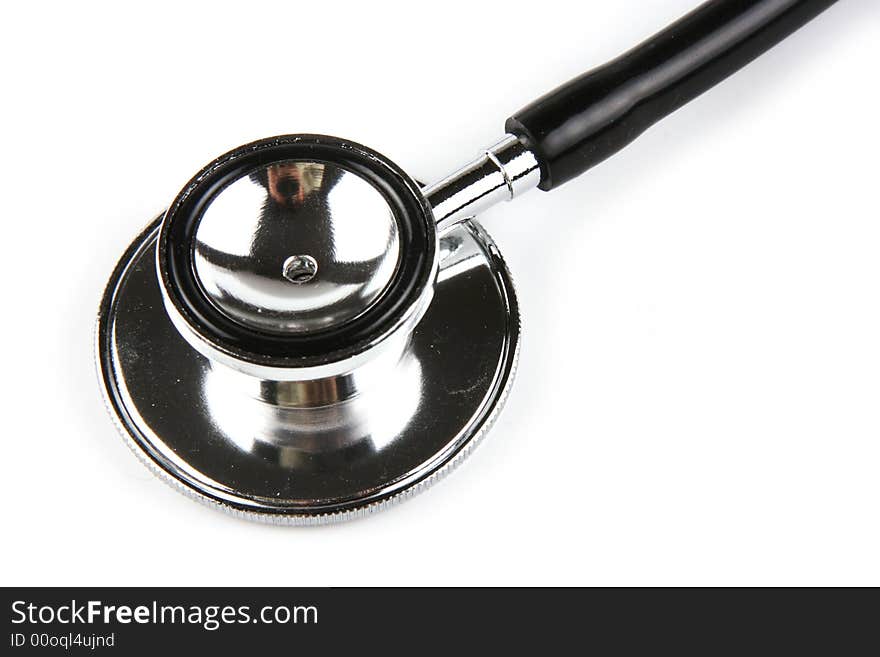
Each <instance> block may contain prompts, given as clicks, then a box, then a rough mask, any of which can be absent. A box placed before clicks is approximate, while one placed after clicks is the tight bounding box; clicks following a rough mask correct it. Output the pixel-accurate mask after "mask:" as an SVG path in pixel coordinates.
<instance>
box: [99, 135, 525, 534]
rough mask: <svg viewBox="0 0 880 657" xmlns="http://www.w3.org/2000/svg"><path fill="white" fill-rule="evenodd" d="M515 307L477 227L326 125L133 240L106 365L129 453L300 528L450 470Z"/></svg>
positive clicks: (483, 424)
mask: <svg viewBox="0 0 880 657" xmlns="http://www.w3.org/2000/svg"><path fill="white" fill-rule="evenodd" d="M518 345H519V314H518V309H517V304H516V297H515V294H514V290H513V286H512V284H511V280H510V276H509V274H508V271H507V269H506V267H505V265H504V262H503V260H502V259H501V257H500V255H499V253H498V250H497V249H496V247H495V246H494V244H493V243H492V241H491V239H490V238H489V236H488V235H487V234H486V232H485V231H484V230H483V229H482V228H481V227H480V226H479V225H478V224H477V223H475V222H473V221H468V222H461V223H458V224H456V225H453V226H451V227H448V228H444V229H443V230H441V231H440V233H439V235H438V230H437V228H436V226H435V218H434V215H433V214H432V210H431V206H430V205H429V204H428V202H427V201H426V200H425V196H424V195H423V194H422V192H421V189H420V187H419V186H418V185H417V184H416V183H415V182H413V180H412V179H411V178H409V177H408V176H407V175H406V174H405V173H404V172H403V171H401V170H400V169H399V168H398V167H396V166H395V165H394V164H393V163H391V162H390V161H388V160H387V159H386V158H384V157H383V156H381V155H380V154H378V153H375V152H373V151H371V150H368V149H366V148H364V147H363V146H360V145H358V144H354V143H351V142H347V141H342V140H338V139H334V138H330V137H325V136H317V135H293V136H286V137H278V138H273V139H268V140H263V141H260V142H255V143H253V144H248V145H246V146H243V147H241V148H238V149H236V150H234V151H231V152H230V153H227V154H226V155H224V156H222V157H220V158H218V159H217V160H215V161H214V162H212V163H211V164H210V165H208V166H207V167H205V168H204V169H203V170H202V171H201V172H200V173H199V174H198V175H196V176H195V177H194V178H193V180H192V181H191V182H190V183H189V184H188V185H187V186H186V187H185V188H184V189H183V190H182V191H181V193H180V194H179V195H178V197H177V199H175V201H174V202H173V203H172V205H171V206H170V207H169V209H168V211H167V212H166V213H165V214H164V215H163V216H162V217H160V218H158V219H157V220H155V221H154V222H153V223H152V224H150V225H149V226H148V227H147V229H146V230H145V231H144V232H143V233H142V234H141V235H140V236H139V237H138V238H137V239H136V240H135V241H134V243H132V245H131V246H130V247H129V249H128V250H127V251H126V253H125V254H124V256H123V258H122V260H121V261H120V262H119V264H118V265H117V267H116V269H115V271H114V273H113V275H112V277H111V279H110V282H109V284H108V286H107V289H106V291H105V294H104V298H103V301H102V304H101V309H100V315H99V319H98V331H97V350H98V351H97V356H98V364H99V371H100V376H101V382H102V384H103V388H104V392H105V397H106V400H107V402H108V406H109V407H110V409H111V412H112V413H113V415H114V416H115V418H116V420H117V424H118V426H119V427H120V429H121V432H122V434H123V435H124V437H125V438H126V440H127V442H128V443H129V445H130V446H131V447H132V449H133V450H134V451H135V453H136V454H137V455H138V456H139V457H140V458H141V459H142V460H143V461H144V462H145V463H146V464H147V465H148V466H149V467H150V468H151V469H152V470H153V471H154V472H155V473H157V474H158V475H160V476H161V477H162V478H163V479H165V480H167V481H169V482H170V483H172V484H174V485H175V486H176V487H178V488H179V489H180V490H182V491H183V492H185V493H187V494H189V495H190V496H192V497H195V498H197V499H199V500H201V501H204V502H206V503H209V504H211V505H215V506H218V507H220V508H222V509H224V510H227V511H230V512H232V513H234V514H237V515H242V516H245V517H249V518H254V519H261V520H266V521H268V522H275V523H285V524H310V523H320V522H328V521H333V520H337V519H342V518H346V517H351V516H353V515H362V514H365V513H369V512H371V511H373V510H376V509H379V508H382V507H384V506H386V505H388V504H391V503H393V502H395V501H397V500H400V499H403V498H405V497H409V496H410V495H412V494H413V493H415V492H417V491H419V490H421V489H423V488H425V487H426V486H427V485H429V484H430V483H431V482H432V481H434V480H435V479H437V478H438V477H439V476H441V475H442V474H443V473H445V472H446V471H448V470H449V469H450V468H452V467H453V466H454V465H456V464H457V463H458V462H459V461H460V460H461V459H462V458H463V457H464V456H465V455H467V454H468V452H469V450H470V449H471V448H472V447H473V446H474V445H475V444H476V442H477V441H478V440H479V439H480V438H481V436H482V435H483V433H484V431H485V430H486V429H487V428H488V425H489V424H491V422H492V420H493V419H494V417H495V414H496V413H497V411H498V410H499V409H500V406H501V404H502V402H503V400H504V398H505V396H506V394H507V391H508V387H509V385H510V383H511V381H512V377H513V373H514V369H515V364H516V357H517V352H518Z"/></svg>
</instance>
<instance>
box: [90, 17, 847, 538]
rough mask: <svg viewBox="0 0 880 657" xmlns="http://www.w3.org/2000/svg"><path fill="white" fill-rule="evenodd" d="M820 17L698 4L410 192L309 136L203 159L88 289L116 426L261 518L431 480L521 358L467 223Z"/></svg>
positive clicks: (328, 517)
mask: <svg viewBox="0 0 880 657" xmlns="http://www.w3.org/2000/svg"><path fill="white" fill-rule="evenodd" d="M829 4H831V2H830V1H827V0H787V1H786V0H747V1H743V0H713V1H711V2H707V3H705V4H703V5H701V6H700V7H699V8H698V9H696V10H695V11H694V12H692V13H691V14H688V15H687V16H685V17H684V18H682V19H681V20H679V21H678V22H676V23H674V24H672V25H671V26H669V27H668V28H666V29H665V30H663V31H662V32H660V33H659V34H657V35H656V36H654V37H652V38H651V39H649V40H648V41H646V42H645V43H643V44H641V45H639V46H637V47H636V48H634V49H632V50H630V51H629V52H627V53H626V54H625V55H623V56H621V57H619V58H618V59H616V60H614V61H612V62H610V63H608V64H606V65H604V66H600V67H599V68H597V69H594V70H593V71H590V72H588V73H585V74H584V75H582V76H580V77H578V78H576V79H574V80H572V81H570V82H568V83H567V84H565V85H563V86H561V87H559V88H558V89H556V90H554V91H552V92H551V93H549V94H547V95H546V96H543V97H542V98H540V99H539V100H537V101H535V102H534V103H532V104H530V105H528V106H527V107H525V108H524V109H522V110H521V111H520V112H518V113H517V114H515V115H514V116H512V117H511V118H509V119H508V120H507V122H506V124H505V132H506V134H505V135H504V137H503V138H502V139H501V140H500V141H498V142H497V143H496V144H495V145H494V146H492V147H490V148H488V149H486V150H485V151H483V152H482V153H481V154H480V155H479V156H478V157H477V158H476V159H474V160H472V161H471V162H469V163H468V164H466V165H465V166H464V167H461V168H460V169H459V170H457V171H455V172H454V173H452V174H451V175H449V176H447V177H445V178H443V179H442V180H440V181H439V182H437V183H435V184H433V185H429V186H427V187H425V188H422V187H421V186H420V185H418V184H417V183H415V182H414V181H413V179H412V178H410V177H409V176H408V175H407V174H406V173H404V171H402V170H401V169H400V168H399V167H398V166H396V165H395V164H394V163H392V162H391V161H389V160H388V159H387V158H385V157H384V156H382V155H380V154H379V153H377V152H375V151H373V150H371V149H368V148H366V147H364V146H361V145H359V144H356V143H354V142H350V141H346V140H341V139H336V138H333V137H327V136H323V135H287V136H281V137H274V138H271V139H265V140H261V141H258V142H254V143H251V144H247V145H245V146H242V147H239V148H237V149H235V150H233V151H230V152H229V153H227V154H225V155H223V156H221V157H220V158H218V159H217V160H215V161H213V162H211V163H210V164H209V165H207V166H206V167H205V168H204V169H202V171H200V172H199V173H198V174H197V175H196V176H195V177H194V178H193V179H192V180H191V181H190V182H189V183H188V184H187V185H186V186H185V187H184V188H183V190H182V191H181V192H180V193H179V194H178V196H177V198H176V199H175V200H174V201H173V203H172V204H171V205H170V207H169V208H168V210H167V211H166V212H165V213H164V215H163V216H161V217H159V218H158V219H156V220H155V221H154V222H153V223H151V224H150V225H149V226H148V227H147V228H146V230H144V232H143V233H142V234H141V235H139V236H138V237H137V238H136V239H135V241H134V242H133V243H132V244H131V246H130V247H129V248H128V250H127V251H126V252H125V253H124V254H123V256H122V259H121V260H120V261H119V264H118V265H117V267H116V269H115V271H114V272H113V274H112V276H111V279H110V282H109V284H108V285H107V288H106V291H105V293H104V297H103V300H102V303H101V308H100V311H99V317H98V326H97V334H96V337H97V345H96V346H97V359H98V368H99V374H100V379H101V384H102V389H103V392H104V396H105V400H106V401H107V405H108V407H109V409H110V410H111V413H112V415H113V417H114V419H115V421H116V423H117V426H118V427H119V429H120V431H121V432H122V434H123V436H124V437H125V438H126V440H127V442H128V444H129V445H130V446H131V448H132V449H133V450H134V451H135V453H136V454H137V455H138V456H139V457H140V458H141V460H142V461H143V462H144V463H145V464H146V465H147V466H148V467H149V468H150V469H151V470H153V472H155V473H156V474H158V475H159V476H160V477H162V478H163V479H165V480H166V481H168V482H170V483H171V484H172V485H174V486H175V487H177V488H178V489H180V490H181V491H183V492H184V493H186V494H188V495H190V496H191V497H194V498H196V499H198V500H200V501H203V502H205V503H208V504H210V505H213V506H216V507H218V508H221V509H223V510H226V511H229V512H231V513H233V514H236V515H240V516H243V517H247V518H251V519H258V520H264V521H268V522H276V523H285V524H311V523H320V522H329V521H333V520H338V519H342V518H348V517H352V516H357V515H363V514H366V513H369V512H371V511H374V510H376V509H380V508H382V507H384V506H387V505H389V504H391V503H393V502H395V501H398V500H402V499H405V498H407V497H410V496H412V495H413V494H414V493H416V492H418V491H420V490H422V489H424V488H426V487H427V486H428V485H430V484H431V483H432V482H434V481H436V480H437V479H439V478H440V477H441V476H442V475H443V474H445V473H446V472H448V471H449V470H450V469H451V468H453V467H454V466H455V465H456V464H457V463H459V462H460V461H461V460H462V459H463V458H464V457H465V456H466V455H467V454H468V453H469V452H470V451H471V449H472V448H473V447H474V446H475V445H476V444H477V443H478V441H479V440H480V438H482V436H483V435H484V433H485V432H486V430H487V429H488V427H489V426H490V425H491V423H492V421H493V420H494V419H495V417H496V415H497V414H498V412H499V410H500V408H501V406H502V404H503V402H504V400H505V398H506V396H507V393H508V390H509V387H510V384H511V382H512V380H513V374H514V370H515V367H516V361H517V355H518V352H519V338H520V333H519V312H518V307H517V300H516V295H515V293H514V289H513V285H512V283H511V279H510V275H509V273H508V271H507V268H506V267H505V264H504V261H503V260H502V258H501V256H500V254H499V252H498V249H497V248H496V247H495V245H494V244H493V242H492V240H491V239H490V237H489V235H488V234H487V233H486V232H485V230H483V228H482V227H481V226H480V225H479V224H478V223H477V222H476V221H475V220H474V219H473V217H474V216H475V215H478V214H479V213H480V212H481V211H483V210H485V209H486V208H488V207H490V206H492V205H494V204H496V203H498V202H501V201H508V200H510V199H512V198H515V197H516V196H518V195H520V194H521V193H523V192H525V191H527V190H530V189H533V188H536V187H538V188H540V189H542V190H544V191H549V190H552V189H554V188H555V187H557V186H559V185H561V184H562V183H564V182H566V181H567V180H570V179H571V178H574V177H575V176H577V175H579V174H580V173H582V172H584V171H586V170H587V169H589V168H591V167H592V166H593V165H595V164H597V163H598V162H600V161H602V160H603V159H605V158H606V157H608V156H609V155H611V154H613V153H614V152H616V151H617V150H619V149H620V148H622V147H624V146H625V145H626V144H628V143H630V142H631V141H632V140H633V139H634V138H635V137H636V136H637V135H638V134H640V133H641V132H642V131H643V130H645V129H647V128H648V127H649V126H650V125H652V124H653V123H655V122H656V121H658V120H660V119H661V118H662V117H664V116H666V115H667V114H669V113H670V112H672V111H674V110H675V109H677V108H678V107H680V106H681V105H683V104H684V103H686V102H687V101H689V100H691V99H692V98H694V97H696V96H698V95H699V94H700V93H702V92H703V91H705V90H706V89H708V88H709V87H711V86H712V85H714V84H715V83H717V82H719V81H720V80H722V79H724V78H725V77H726V76H728V75H730V74H731V73H733V72H734V71H736V70H737V69H738V68H740V67H741V66H743V65H744V64H746V63H747V62H749V61H751V60H752V59H753V58H754V57H756V56H757V55H758V54H760V53H761V52H763V51H764V50H766V49H768V48H770V47H771V46H772V45H773V44H775V43H776V42H777V41H779V40H781V39H783V38H784V37H785V36H787V35H788V34H790V33H791V32H792V31H794V30H795V29H797V28H798V27H800V26H801V25H803V24H804V23H805V22H807V21H808V20H810V19H811V18H813V17H814V16H815V15H817V14H818V13H819V12H821V11H822V10H823V9H824V8H825V7H827V6H828V5H829Z"/></svg>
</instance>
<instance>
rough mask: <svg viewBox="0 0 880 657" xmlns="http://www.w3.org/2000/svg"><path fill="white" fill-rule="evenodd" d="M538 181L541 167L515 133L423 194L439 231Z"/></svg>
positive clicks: (429, 187) (517, 194) (529, 187)
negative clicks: (432, 212)
mask: <svg viewBox="0 0 880 657" xmlns="http://www.w3.org/2000/svg"><path fill="white" fill-rule="evenodd" d="M540 182H541V170H540V167H539V165H538V160H537V158H536V157H535V155H534V153H532V152H531V151H530V150H529V149H528V148H526V146H525V145H524V144H523V143H522V142H521V141H520V140H519V139H518V138H517V137H516V136H514V135H505V137H504V138H503V139H502V140H501V141H499V142H498V143H497V144H495V145H494V146H491V147H489V148H487V149H486V150H485V151H483V153H482V155H480V156H479V157H477V158H476V159H475V160H473V161H472V162H470V163H468V164H467V165H465V166H463V167H462V168H461V169H459V170H458V171H456V172H455V173H453V174H451V175H449V176H447V177H446V178H444V179H443V180H440V181H439V182H436V183H434V184H433V185H428V186H427V187H426V188H425V189H424V194H425V197H426V198H427V199H428V202H429V203H430V204H431V207H432V208H433V210H434V218H435V220H436V221H437V230H438V231H443V230H446V229H447V228H449V227H450V226H454V225H455V224H457V223H459V222H461V221H464V220H465V219H468V218H470V217H473V216H476V215H477V214H479V213H481V212H483V211H485V210H487V209H488V208H490V207H492V206H493V205H496V204H498V203H501V202H502V201H509V200H511V199H513V198H515V197H517V196H519V195H520V194H522V193H523V192H526V191H528V190H530V189H532V188H534V187H537V186H538V183H540Z"/></svg>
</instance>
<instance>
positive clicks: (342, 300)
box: [193, 161, 400, 333]
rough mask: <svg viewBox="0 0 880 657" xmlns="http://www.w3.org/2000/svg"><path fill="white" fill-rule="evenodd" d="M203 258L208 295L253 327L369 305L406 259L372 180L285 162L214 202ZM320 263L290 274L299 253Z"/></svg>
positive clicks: (302, 324)
mask: <svg viewBox="0 0 880 657" xmlns="http://www.w3.org/2000/svg"><path fill="white" fill-rule="evenodd" d="M194 241H195V245H194V252H193V258H194V266H195V273H196V276H197V278H198V281H199V283H200V285H201V287H202V289H203V291H204V292H205V294H206V296H207V297H208V299H209V300H210V301H211V302H212V303H213V304H214V305H215V306H216V307H217V308H218V309H219V310H221V311H222V312H223V313H224V314H226V315H227V316H229V317H230V318H231V319H233V320H235V321H237V322H239V323H241V324H244V325H246V326H249V327H251V328H256V329H261V330H268V331H272V332H279V333H303V332H306V331H314V330H316V329H322V328H328V327H332V326H336V325H338V324H341V323H343V322H346V321H348V320H350V319H353V318H354V317H356V316H358V315H360V314H361V313H363V312H365V311H366V310H367V309H368V308H369V307H370V306H371V305H372V304H373V303H375V302H376V301H377V300H378V298H379V297H380V296H381V295H382V293H383V292H384V291H385V289H386V288H387V287H388V285H389V283H390V282H391V280H392V278H393V276H394V273H395V271H396V269H397V264H398V261H399V259H400V239H399V235H398V227H397V220H396V218H395V217H394V214H393V212H392V211H391V208H390V206H389V205H388V203H387V201H386V200H385V197H384V196H383V195H382V194H381V193H380V192H379V191H378V190H377V189H376V188H375V187H373V186H372V184H370V183H369V182H367V181H366V180H364V179H363V178H362V177H361V176H359V175H357V174H354V173H352V172H350V171H348V170H346V169H343V168H341V167H339V166H336V165H333V164H328V163H323V162H299V161H285V162H280V163H275V164H271V165H269V166H266V167H263V168H261V169H258V170H256V171H253V172H251V173H250V174H249V175H246V176H242V177H241V178H239V179H238V180H236V181H234V182H233V183H232V184H230V185H228V186H227V187H226V188H224V189H223V190H221V191H220V192H219V193H218V194H217V195H216V196H215V197H214V198H213V199H212V200H211V201H210V203H209V204H208V207H207V209H206V210H205V211H204V214H203V216H202V217H201V219H200V221H199V224H198V226H197V228H196V233H195V240H194ZM292 258H293V259H296V261H297V262H306V263H309V264H310V265H311V267H310V271H309V272H308V273H309V275H308V276H306V275H299V276H297V277H295V278H291V276H290V273H291V272H290V263H291V259H292Z"/></svg>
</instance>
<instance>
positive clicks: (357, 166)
mask: <svg viewBox="0 0 880 657" xmlns="http://www.w3.org/2000/svg"><path fill="white" fill-rule="evenodd" d="M283 160H309V161H318V162H328V163H332V164H334V165H337V166H341V167H343V168H345V169H348V170H350V171H352V172H353V173H356V174H358V175H360V176H362V177H363V178H364V179H365V180H367V181H368V182H370V183H371V184H372V185H373V186H374V187H376V189H377V190H379V192H381V193H382V195H383V196H384V197H385V199H386V200H387V201H388V203H389V205H390V206H391V208H392V210H393V212H394V215H395V218H396V220H397V223H398V233H399V238H400V245H401V259H400V262H399V264H398V267H397V271H396V272H395V274H394V276H393V278H392V280H391V282H390V283H389V284H388V287H387V288H386V290H385V292H384V293H383V294H382V296H381V297H380V298H379V299H378V300H377V301H376V302H375V303H374V304H373V305H372V306H371V307H370V308H369V309H368V310H367V311H365V312H364V313H363V314H361V315H359V316H357V317H355V318H353V319H351V320H350V321H348V322H347V323H345V324H342V325H339V326H335V327H331V328H329V329H322V330H320V331H314V332H311V333H309V334H300V335H279V334H277V333H269V332H264V331H260V330H258V329H254V328H251V327H247V326H244V325H242V324H239V323H238V322H236V321H234V320H233V319H231V318H229V317H227V316H226V315H224V314H223V313H222V312H221V311H220V310H219V309H218V308H216V307H215V306H214V305H213V304H212V303H211V302H210V300H209V299H208V298H207V297H206V295H205V294H204V293H203V292H202V289H201V286H200V284H199V282H198V280H197V278H196V275H195V268H194V264H193V248H192V246H193V243H194V240H193V238H194V235H195V231H196V228H197V227H198V224H199V221H200V220H201V218H202V214H203V213H204V211H205V210H206V208H207V206H208V204H209V203H210V202H211V201H212V200H213V198H214V197H215V196H216V195H217V194H218V193H219V192H220V191H222V190H223V189H224V188H225V187H226V186H228V185H230V184H231V183H233V182H234V181H236V180H238V179H240V178H241V177H243V176H246V175H248V174H249V173H250V172H252V171H253V170H255V169H257V168H259V167H261V166H266V165H267V164H271V163H272V162H278V161H283ZM158 248H159V262H160V272H161V275H162V283H163V285H164V286H165V290H166V292H167V293H168V295H169V297H170V299H171V301H172V303H174V305H175V307H176V308H177V309H178V311H179V312H180V313H181V314H182V315H183V316H184V318H185V319H186V320H187V322H189V324H190V325H191V326H192V327H193V328H194V329H195V331H196V332H197V333H199V334H200V335H202V336H203V337H205V338H207V339H208V340H209V341H210V342H212V343H213V344H215V345H217V346H219V347H221V348H223V349H225V350H226V351H230V352H232V353H235V354H237V355H238V356H241V357H245V358H247V359H248V360H251V361H253V362H257V363H260V364H268V365H287V364H296V365H297V366H300V367H302V366H304V365H308V364H309V361H320V362H326V361H327V360H328V356H333V355H344V354H345V353H346V352H349V353H356V352H357V351H359V350H360V349H361V348H362V347H364V346H366V345H368V344H370V343H372V342H373V341H374V340H375V339H376V338H378V337H379V336H381V335H382V334H384V333H385V332H386V331H387V330H388V329H390V328H391V327H393V326H394V325H395V324H396V323H397V322H398V321H399V320H400V319H401V318H402V317H403V315H405V314H406V312H407V310H408V309H409V308H410V307H411V306H412V304H413V303H415V302H416V301H417V300H418V299H419V297H420V296H421V294H422V292H423V291H424V289H425V286H426V285H429V284H430V283H431V281H430V275H431V272H432V271H433V262H434V259H435V250H436V234H435V230H434V218H433V214H432V213H431V208H430V206H429V205H428V203H427V201H425V199H424V197H423V196H422V194H421V192H420V191H419V188H418V186H417V184H416V183H415V182H414V181H413V180H412V179H410V178H409V176H407V175H406V174H405V173H404V172H403V171H402V170H401V169H400V168H399V167H397V166H396V165H395V164H394V163H393V162H391V161H390V160H388V159H387V158H385V157H384V156H382V155H380V154H379V153H376V152H375V151H372V150H370V149H368V148H366V147H364V146H361V145H360V144H355V143H353V142H349V141H343V140H340V139H336V138H334V137H328V136H325V135H285V136H280V137H272V138H269V139H263V140H260V141H256V142H253V143H250V144H246V145H244V146H240V147H239V148H236V149H235V150H232V151H230V152H228V153H226V154H225V155H222V156H221V157H219V158H218V159H216V160H215V161H214V162H212V163H211V164H209V165H208V166H206V167H205V168H204V169H202V171H200V172H199V173H198V174H197V175H196V176H195V177H194V178H193V179H192V180H191V181H190V182H189V183H188V184H187V186H186V187H184V189H183V191H182V192H181V193H180V194H179V195H178V197H177V198H176V199H175V200H174V203H172V205H171V207H170V208H169V209H168V211H167V213H166V215H165V220H164V222H163V226H162V231H161V234H160V237H159V245H158Z"/></svg>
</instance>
